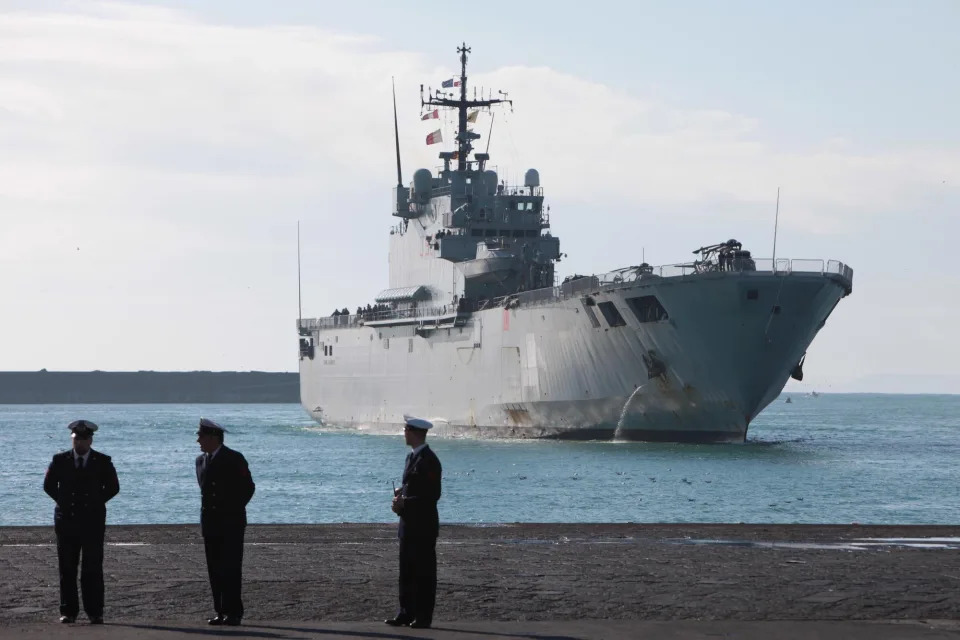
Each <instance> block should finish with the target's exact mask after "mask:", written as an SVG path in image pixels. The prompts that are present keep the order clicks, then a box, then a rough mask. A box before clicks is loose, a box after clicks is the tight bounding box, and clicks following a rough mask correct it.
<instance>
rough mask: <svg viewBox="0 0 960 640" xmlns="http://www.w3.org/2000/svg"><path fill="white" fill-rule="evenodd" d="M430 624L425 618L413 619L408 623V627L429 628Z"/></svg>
mask: <svg viewBox="0 0 960 640" xmlns="http://www.w3.org/2000/svg"><path fill="white" fill-rule="evenodd" d="M430 624H431V623H429V622H427V621H426V620H414V621H413V622H411V623H410V628H411V629H429V628H430Z"/></svg>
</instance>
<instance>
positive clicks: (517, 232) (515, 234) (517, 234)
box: [513, 229, 523, 238]
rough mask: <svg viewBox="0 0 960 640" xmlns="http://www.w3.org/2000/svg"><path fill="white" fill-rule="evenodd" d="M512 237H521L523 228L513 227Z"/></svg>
mask: <svg viewBox="0 0 960 640" xmlns="http://www.w3.org/2000/svg"><path fill="white" fill-rule="evenodd" d="M513 237H514V238H522V237H523V229H514V230H513Z"/></svg>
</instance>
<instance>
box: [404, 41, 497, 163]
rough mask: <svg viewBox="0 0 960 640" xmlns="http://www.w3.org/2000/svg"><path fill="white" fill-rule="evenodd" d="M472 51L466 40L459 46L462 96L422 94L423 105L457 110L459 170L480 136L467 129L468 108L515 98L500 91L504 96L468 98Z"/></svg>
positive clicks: (438, 92)
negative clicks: (469, 65) (468, 74)
mask: <svg viewBox="0 0 960 640" xmlns="http://www.w3.org/2000/svg"><path fill="white" fill-rule="evenodd" d="M470 52H471V49H470V47H468V46H467V43H466V42H464V43H463V44H462V45H461V46H459V47H457V53H459V54H460V97H459V98H458V99H457V98H454V97H453V94H446V93H444V92H443V91H441V90H439V89H437V90H436V91H434V92H433V93H432V94H429V93H428V94H427V96H426V98H424V96H423V94H421V95H420V105H421V106H422V107H426V106H431V107H445V108H450V109H456V110H457V115H458V118H457V170H458V171H466V169H467V156H468V155H469V154H470V152H471V151H473V141H474V140H476V139H477V138H479V137H480V135H479V134H477V133H474V132H473V131H469V130H468V129H467V116H468V113H467V110H468V109H480V108H484V107H492V106H493V105H495V104H500V103H501V102H505V103H507V104H509V105H510V106H511V107H512V106H513V100H510V99H508V98H507V97H506V96H507V94H506V93H505V92H503V91H500V92H499V93H500V95H501V96H503V97H502V98H487V99H486V100H484V99H482V97H481V99H479V100H476V99H474V100H468V99H467V54H468V53H470Z"/></svg>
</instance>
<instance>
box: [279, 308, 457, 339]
mask: <svg viewBox="0 0 960 640" xmlns="http://www.w3.org/2000/svg"><path fill="white" fill-rule="evenodd" d="M456 313H457V310H456V308H455V307H454V306H453V305H448V304H445V305H437V306H429V307H417V308H414V309H382V310H379V311H364V312H363V313H360V314H356V313H355V314H352V315H342V316H328V317H325V318H302V319H300V320H299V321H298V322H297V328H298V329H299V330H300V331H301V332H302V333H309V332H312V331H318V330H320V329H348V328H351V327H362V326H363V325H365V324H370V323H379V322H391V321H395V320H425V321H426V320H437V319H440V318H444V317H449V316H453V315H456Z"/></svg>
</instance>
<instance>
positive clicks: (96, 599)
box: [54, 525, 105, 618]
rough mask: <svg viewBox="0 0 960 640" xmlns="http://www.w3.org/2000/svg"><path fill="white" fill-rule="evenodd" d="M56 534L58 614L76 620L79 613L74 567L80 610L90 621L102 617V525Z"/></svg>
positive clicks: (62, 528) (66, 529)
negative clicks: (58, 574)
mask: <svg viewBox="0 0 960 640" xmlns="http://www.w3.org/2000/svg"><path fill="white" fill-rule="evenodd" d="M54 531H55V532H56V534H57V561H58V564H59V565H60V615H62V616H70V617H71V618H76V617H77V614H78V613H80V602H79V600H78V599H77V565H79V564H80V558H81V556H82V557H83V566H82V568H81V569H80V588H81V590H82V591H83V610H84V611H86V613H87V616H89V617H90V618H100V617H103V534H104V531H105V527H104V525H92V526H83V527H67V526H62V525H57V526H55V527H54Z"/></svg>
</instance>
